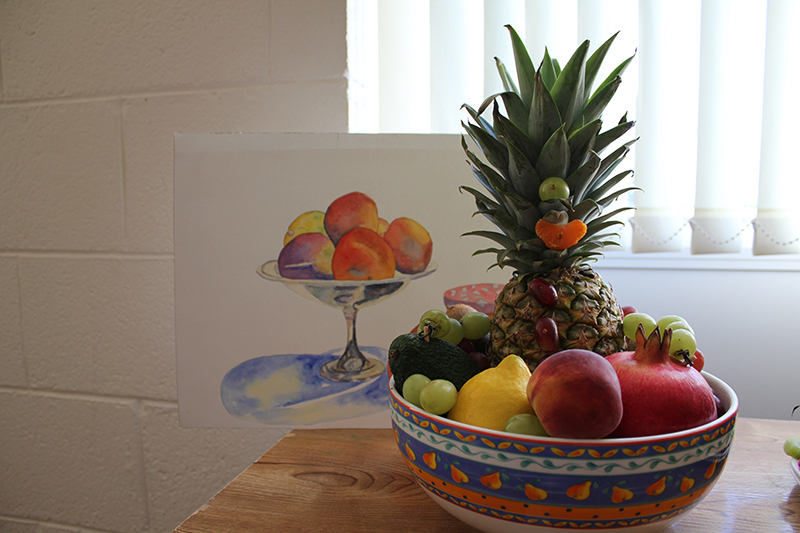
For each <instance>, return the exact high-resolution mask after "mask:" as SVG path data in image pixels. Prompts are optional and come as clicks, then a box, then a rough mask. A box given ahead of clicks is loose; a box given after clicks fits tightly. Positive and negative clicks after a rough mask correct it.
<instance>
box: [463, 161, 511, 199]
mask: <svg viewBox="0 0 800 533" xmlns="http://www.w3.org/2000/svg"><path fill="white" fill-rule="evenodd" d="M470 168H471V169H472V174H473V175H474V176H475V178H476V179H477V180H478V182H480V184H481V185H483V186H484V187H486V190H488V191H489V192H490V193H491V195H492V196H494V199H495V201H496V205H503V200H502V198H500V195H498V194H497V193H496V192H495V190H494V189H492V187H491V184H490V183H489V180H488V179H487V178H486V176H485V175H484V173H483V172H481V171H480V169H478V168H477V167H475V166H474V165H470Z"/></svg>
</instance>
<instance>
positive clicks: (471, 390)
mask: <svg viewBox="0 0 800 533" xmlns="http://www.w3.org/2000/svg"><path fill="white" fill-rule="evenodd" d="M530 377H531V371H530V369H529V368H528V365H527V364H526V363H525V361H523V360H522V358H521V357H519V356H516V355H509V356H508V357H506V358H505V359H503V360H502V361H500V364H499V365H497V366H496V367H495V368H487V369H486V370H484V371H483V372H481V373H479V374H477V375H475V376H473V377H472V378H470V379H469V380H468V381H467V382H466V383H464V386H463V387H461V390H460V391H459V392H458V397H457V398H456V404H455V405H454V406H453V408H452V409H450V414H449V415H448V418H450V419H451V420H455V421H456V422H462V423H464V424H471V425H473V426H478V427H482V428H486V429H494V430H497V431H503V430H505V427H506V423H507V422H508V420H509V419H510V418H511V417H512V416H515V415H519V414H534V413H533V408H532V407H531V404H530V402H528V395H527V392H526V390H525V389H526V387H527V385H528V380H529V379H530Z"/></svg>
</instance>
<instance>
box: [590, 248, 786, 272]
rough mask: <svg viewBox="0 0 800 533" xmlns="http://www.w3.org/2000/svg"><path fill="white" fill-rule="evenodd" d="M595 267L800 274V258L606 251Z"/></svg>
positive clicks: (748, 251)
mask: <svg viewBox="0 0 800 533" xmlns="http://www.w3.org/2000/svg"><path fill="white" fill-rule="evenodd" d="M603 255H604V257H603V258H602V259H600V260H599V261H598V262H597V264H596V266H593V268H605V269H647V270H740V271H767V272H768V271H772V272H800V255H797V254H794V255H788V254H787V255H762V256H754V255H752V253H751V252H750V250H746V251H743V252H740V253H737V254H702V255H692V254H690V253H689V251H688V250H684V251H682V252H656V253H637V254H634V253H631V251H630V250H622V251H606V252H604V254H603Z"/></svg>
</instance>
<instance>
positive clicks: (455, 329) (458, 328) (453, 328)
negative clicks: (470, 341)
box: [439, 318, 464, 344]
mask: <svg viewBox="0 0 800 533" xmlns="http://www.w3.org/2000/svg"><path fill="white" fill-rule="evenodd" d="M449 320H450V329H449V330H448V331H447V334H446V335H444V336H443V337H439V338H440V339H442V340H443V341H447V342H449V343H451V344H458V343H459V342H461V341H463V340H464V327H463V326H462V325H461V322H459V321H458V320H456V319H455V318H451V319H449Z"/></svg>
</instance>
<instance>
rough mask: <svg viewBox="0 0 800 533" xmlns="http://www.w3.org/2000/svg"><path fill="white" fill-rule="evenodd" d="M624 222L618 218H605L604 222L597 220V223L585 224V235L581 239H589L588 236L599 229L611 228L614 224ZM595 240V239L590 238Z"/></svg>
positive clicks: (596, 232) (617, 224)
mask: <svg viewBox="0 0 800 533" xmlns="http://www.w3.org/2000/svg"><path fill="white" fill-rule="evenodd" d="M624 225H625V224H624V223H623V222H621V221H619V220H606V221H604V222H599V223H597V224H587V226H586V235H584V236H583V239H586V240H587V241H588V240H590V239H589V238H590V237H592V236H593V235H597V234H598V233H600V232H601V231H603V230H605V229H608V228H613V227H614V226H624ZM591 240H595V239H591Z"/></svg>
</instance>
